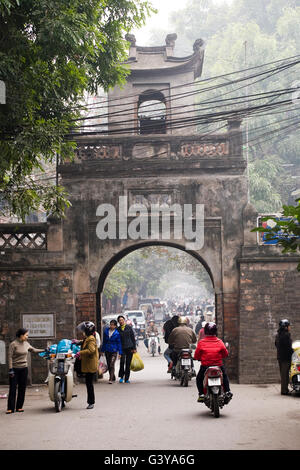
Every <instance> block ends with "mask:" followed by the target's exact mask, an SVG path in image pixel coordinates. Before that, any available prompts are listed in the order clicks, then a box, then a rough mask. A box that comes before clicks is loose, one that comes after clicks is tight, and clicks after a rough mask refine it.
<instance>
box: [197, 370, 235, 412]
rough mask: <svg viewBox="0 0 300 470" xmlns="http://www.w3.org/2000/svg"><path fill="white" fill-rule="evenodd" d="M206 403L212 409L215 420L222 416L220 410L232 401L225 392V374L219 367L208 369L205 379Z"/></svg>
mask: <svg viewBox="0 0 300 470" xmlns="http://www.w3.org/2000/svg"><path fill="white" fill-rule="evenodd" d="M203 392H204V403H205V405H206V406H207V407H208V408H210V410H211V412H212V413H213V414H214V416H215V418H219V416H220V408H223V406H224V405H227V404H228V403H229V401H230V400H231V397H229V396H228V395H227V394H225V391H224V384H223V372H222V369H221V367H219V366H210V367H208V368H207V369H206V371H205V374H204V379H203Z"/></svg>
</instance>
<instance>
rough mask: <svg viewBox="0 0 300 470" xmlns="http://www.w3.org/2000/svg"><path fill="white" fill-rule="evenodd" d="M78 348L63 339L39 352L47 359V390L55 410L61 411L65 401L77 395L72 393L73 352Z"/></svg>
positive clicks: (78, 348)
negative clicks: (45, 350) (46, 349)
mask: <svg viewBox="0 0 300 470" xmlns="http://www.w3.org/2000/svg"><path fill="white" fill-rule="evenodd" d="M79 350H80V347H79V346H77V345H75V344H72V343H71V341H70V340H68V339H63V340H61V341H60V342H59V343H58V344H53V345H51V346H50V348H49V350H48V351H47V352H42V353H40V356H41V357H44V358H45V359H47V360H49V372H48V378H47V382H48V392H49V398H50V400H51V401H53V402H54V406H55V410H56V411H57V412H60V411H62V409H63V408H64V407H65V402H70V401H71V400H72V398H74V397H77V395H73V385H74V378H73V371H74V362H75V354H76V352H78V351H79Z"/></svg>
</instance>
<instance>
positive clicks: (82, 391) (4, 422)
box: [0, 342, 300, 450]
mask: <svg viewBox="0 0 300 470" xmlns="http://www.w3.org/2000/svg"><path fill="white" fill-rule="evenodd" d="M139 352H140V353H141V356H142V358H143V360H144V364H145V368H144V370H143V371H140V372H132V373H131V384H119V383H114V384H112V385H110V384H108V377H107V374H105V376H104V379H101V380H99V381H98V383H97V384H95V394H96V405H95V408H94V409H93V410H87V409H86V388H85V384H83V383H81V384H79V385H77V386H76V391H75V392H74V393H77V394H78V397H77V398H74V399H73V400H72V401H71V402H70V403H68V404H67V405H66V408H65V409H64V410H63V411H62V412H61V413H56V412H55V410H54V406H53V403H52V402H50V400H49V398H48V392H47V387H46V386H45V385H42V386H33V387H29V388H28V389H27V395H26V400H25V406H24V408H25V412H24V413H22V414H18V413H14V414H13V415H6V414H5V410H6V400H5V399H0V416H1V419H0V433H1V438H0V450H12V449H16V450H54V449H55V450H65V449H78V450H79V449H80V450H82V449H83V450H88V449H105V450H123V449H126V450H133V449H134V450H163V449H164V450H171V449H172V450H174V449H181V450H198V449H207V450H209V449H219V450H221V449H229V450H254V449H255V450H275V449H278V450H297V449H299V448H300V437H299V436H300V397H295V396H281V395H280V386H279V384H272V385H241V384H234V383H233V384H231V389H232V392H233V394H234V397H233V399H232V401H231V402H230V404H229V405H228V406H226V407H225V408H223V410H221V415H220V418H214V417H213V416H212V414H211V413H210V411H209V410H208V408H206V407H205V405H204V404H198V403H197V402H196V400H197V389H196V382H195V379H193V380H192V382H191V383H190V385H189V387H188V388H184V387H180V386H179V384H178V383H177V382H174V381H171V379H170V375H169V374H167V373H166V364H167V363H166V360H165V359H164V358H163V356H161V357H158V356H156V357H154V358H153V357H150V356H149V355H148V353H147V352H146V350H145V348H144V345H143V343H142V342H141V343H140V346H139ZM198 367H199V365H198V363H197V364H196V369H197V370H198ZM7 389H8V388H7V387H5V386H0V395H1V394H3V393H5V392H7Z"/></svg>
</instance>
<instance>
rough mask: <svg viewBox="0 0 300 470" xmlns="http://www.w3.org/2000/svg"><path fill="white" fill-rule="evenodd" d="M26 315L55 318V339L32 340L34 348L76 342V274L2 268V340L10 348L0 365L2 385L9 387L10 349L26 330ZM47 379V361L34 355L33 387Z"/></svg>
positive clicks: (0, 318) (48, 268)
mask: <svg viewBox="0 0 300 470" xmlns="http://www.w3.org/2000/svg"><path fill="white" fill-rule="evenodd" d="M36 258H38V255H36ZM23 260H24V255H23ZM36 261H37V259H36ZM26 313H27V314H28V313H30V314H34V313H39V314H41V313H53V314H55V320H56V321H55V323H56V328H55V329H56V332H55V337H54V338H38V339H36V338H29V342H30V343H31V344H32V345H33V346H34V347H37V348H45V347H47V342H50V344H52V343H57V341H58V340H60V339H63V338H73V337H74V334H75V333H74V324H75V309H74V295H73V272H72V270H71V269H64V268H63V267H61V268H59V267H57V268H54V267H50V266H49V267H47V266H42V265H41V266H40V267H35V268H34V267H30V266H22V267H21V266H19V267H18V266H14V267H12V268H8V267H6V268H5V267H0V340H2V341H4V342H5V345H6V364H5V365H1V364H0V383H8V364H7V361H8V358H7V349H8V345H9V343H10V342H11V341H13V340H14V339H15V333H16V331H17V329H18V328H20V327H22V326H23V325H22V315H23V314H26ZM46 376H47V366H46V361H44V360H42V359H41V358H40V357H39V356H38V355H37V354H32V355H31V378H32V383H43V382H44V380H45V378H46Z"/></svg>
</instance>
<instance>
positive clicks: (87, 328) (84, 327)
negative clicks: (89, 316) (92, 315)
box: [77, 321, 96, 336]
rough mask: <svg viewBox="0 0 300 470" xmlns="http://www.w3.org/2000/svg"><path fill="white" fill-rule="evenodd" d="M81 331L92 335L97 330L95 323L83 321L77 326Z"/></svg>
mask: <svg viewBox="0 0 300 470" xmlns="http://www.w3.org/2000/svg"><path fill="white" fill-rule="evenodd" d="M77 329H78V330H79V331H82V332H83V333H85V334H86V336H90V335H92V334H93V333H95V331H96V327H95V324H94V323H93V322H91V321H83V322H82V323H80V324H79V325H78V326H77Z"/></svg>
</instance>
